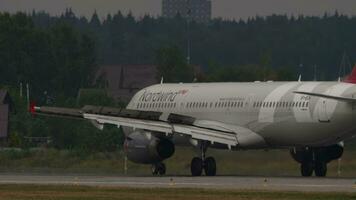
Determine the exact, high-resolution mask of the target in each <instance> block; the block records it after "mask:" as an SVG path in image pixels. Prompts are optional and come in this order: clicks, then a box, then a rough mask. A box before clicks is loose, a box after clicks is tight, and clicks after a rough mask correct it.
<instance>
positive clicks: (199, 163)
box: [190, 157, 203, 176]
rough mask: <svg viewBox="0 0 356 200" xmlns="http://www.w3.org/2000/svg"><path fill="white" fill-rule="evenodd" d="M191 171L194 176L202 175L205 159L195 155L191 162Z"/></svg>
mask: <svg viewBox="0 0 356 200" xmlns="http://www.w3.org/2000/svg"><path fill="white" fill-rule="evenodd" d="M190 171H191V173H192V176H201V174H202V173H203V160H202V159H201V158H198V157H194V158H193V159H192V162H191V164H190Z"/></svg>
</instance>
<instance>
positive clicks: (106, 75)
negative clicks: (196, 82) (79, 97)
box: [95, 65, 203, 102]
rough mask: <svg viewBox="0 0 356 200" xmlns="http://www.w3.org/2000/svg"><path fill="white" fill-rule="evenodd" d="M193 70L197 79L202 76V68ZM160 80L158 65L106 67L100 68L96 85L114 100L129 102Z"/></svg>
mask: <svg viewBox="0 0 356 200" xmlns="http://www.w3.org/2000/svg"><path fill="white" fill-rule="evenodd" d="M193 68H194V73H195V76H196V77H200V76H202V74H203V71H202V68H201V67H200V66H197V65H195V66H193ZM158 79H159V78H158V77H157V67H156V65H106V66H101V67H100V68H99V70H98V72H97V74H96V77H95V85H96V86H99V87H100V88H105V89H106V91H107V93H108V95H109V96H111V97H113V98H114V99H116V100H119V101H123V102H128V101H130V100H131V98H132V97H133V95H135V93H136V92H138V91H139V90H141V89H142V88H145V87H148V86H151V85H154V84H157V83H159V81H160V80H158ZM192 81H193V80H192Z"/></svg>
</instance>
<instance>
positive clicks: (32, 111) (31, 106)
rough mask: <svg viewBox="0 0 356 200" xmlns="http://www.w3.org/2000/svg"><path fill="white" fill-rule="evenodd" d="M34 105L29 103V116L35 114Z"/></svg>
mask: <svg viewBox="0 0 356 200" xmlns="http://www.w3.org/2000/svg"><path fill="white" fill-rule="evenodd" d="M35 107H36V103H35V102H31V103H30V107H29V112H30V113H31V114H35V112H36V108H35Z"/></svg>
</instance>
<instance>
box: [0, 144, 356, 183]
mask: <svg viewBox="0 0 356 200" xmlns="http://www.w3.org/2000/svg"><path fill="white" fill-rule="evenodd" d="M207 154H208V155H212V156H214V157H215V159H216V160H217V164H218V174H219V175H256V176H299V164H298V163H297V162H295V161H294V160H293V159H292V158H291V156H290V155H289V152H288V151H287V150H272V151H255V150H254V151H238V152H229V151H219V150H212V149H209V151H208V152H207ZM355 154H356V151H355V150H349V151H348V150H346V151H345V153H344V156H343V158H342V160H341V162H340V163H341V165H340V166H341V168H340V169H341V174H340V176H341V177H356V170H354V169H356V159H355ZM194 155H197V153H196V152H194V151H193V149H192V148H178V149H177V151H176V153H175V155H174V156H173V157H172V158H170V159H168V160H167V161H165V163H166V165H167V173H168V174H170V175H189V174H190V161H191V159H192V157H193V156H194ZM0 172H25V173H37V172H38V173H83V174H113V175H122V174H124V155H123V153H122V152H115V153H93V154H84V153H80V152H72V151H66V150H61V151H58V150H54V149H42V150H32V151H0ZM128 175H150V166H149V165H140V164H134V163H131V162H128ZM328 176H331V177H336V176H338V162H337V161H333V162H331V163H330V164H329V168H328Z"/></svg>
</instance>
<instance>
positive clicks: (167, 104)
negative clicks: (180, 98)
mask: <svg viewBox="0 0 356 200" xmlns="http://www.w3.org/2000/svg"><path fill="white" fill-rule="evenodd" d="M175 107H177V103H173V102H165V103H139V104H137V108H139V109H140V108H143V109H147V108H175Z"/></svg>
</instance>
